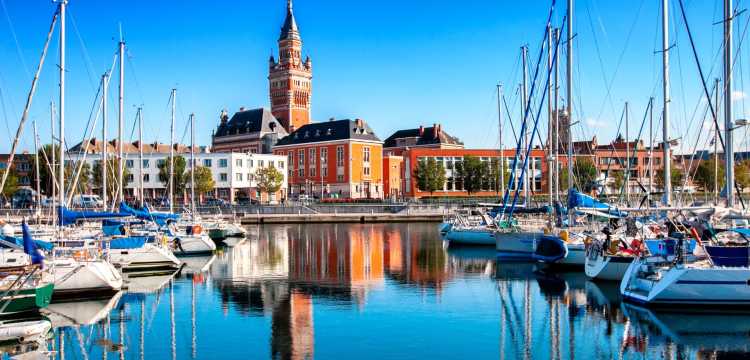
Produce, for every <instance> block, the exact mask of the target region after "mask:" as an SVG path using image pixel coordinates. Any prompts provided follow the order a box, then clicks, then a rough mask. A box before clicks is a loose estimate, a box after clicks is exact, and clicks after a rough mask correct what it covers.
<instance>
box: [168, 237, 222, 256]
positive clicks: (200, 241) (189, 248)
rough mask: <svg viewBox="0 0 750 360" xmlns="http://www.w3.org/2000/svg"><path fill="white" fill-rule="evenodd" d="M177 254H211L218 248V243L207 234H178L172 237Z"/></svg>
mask: <svg viewBox="0 0 750 360" xmlns="http://www.w3.org/2000/svg"><path fill="white" fill-rule="evenodd" d="M172 242H173V244H174V250H173V251H174V253H175V255H178V256H179V255H199V254H210V253H212V252H213V251H214V250H216V243H214V241H213V240H211V238H210V237H209V236H208V235H206V234H200V235H177V236H175V237H174V238H173V239H172Z"/></svg>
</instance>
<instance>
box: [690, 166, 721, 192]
mask: <svg viewBox="0 0 750 360" xmlns="http://www.w3.org/2000/svg"><path fill="white" fill-rule="evenodd" d="M715 164H716V162H715V161H714V159H709V160H705V161H701V162H700V164H698V167H697V168H696V169H695V175H693V182H695V184H696V185H698V186H700V187H701V188H703V190H704V191H713V190H714V184H716V181H717V180H718V182H719V189H721V188H723V187H724V180H725V178H724V163H723V162H719V164H718V165H719V176H718V179H717V177H716V168H715Z"/></svg>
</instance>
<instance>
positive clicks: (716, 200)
mask: <svg viewBox="0 0 750 360" xmlns="http://www.w3.org/2000/svg"><path fill="white" fill-rule="evenodd" d="M719 81H720V80H719V79H718V78H717V79H716V85H715V88H714V104H716V113H717V114H718V113H719ZM717 124H718V122H717ZM714 204H716V205H719V129H718V128H716V129H714Z"/></svg>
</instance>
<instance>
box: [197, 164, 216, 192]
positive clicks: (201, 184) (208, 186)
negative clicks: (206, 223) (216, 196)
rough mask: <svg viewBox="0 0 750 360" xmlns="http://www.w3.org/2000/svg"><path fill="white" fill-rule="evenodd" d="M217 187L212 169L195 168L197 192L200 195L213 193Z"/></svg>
mask: <svg viewBox="0 0 750 360" xmlns="http://www.w3.org/2000/svg"><path fill="white" fill-rule="evenodd" d="M215 185H216V184H215V183H214V177H213V174H212V173H211V168H208V167H205V166H196V167H195V191H196V192H197V193H198V194H205V193H207V192H209V191H213V190H214V186H215Z"/></svg>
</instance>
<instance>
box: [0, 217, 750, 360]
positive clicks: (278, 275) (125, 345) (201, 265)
mask: <svg viewBox="0 0 750 360" xmlns="http://www.w3.org/2000/svg"><path fill="white" fill-rule="evenodd" d="M249 230H250V232H249V234H251V235H250V236H249V237H248V239H247V240H244V241H235V242H232V243H231V244H230V245H231V246H228V247H225V248H223V249H221V250H220V251H218V252H217V253H216V254H215V255H214V256H204V257H194V258H188V259H185V262H186V264H185V266H184V267H183V268H182V269H181V270H180V271H178V272H176V273H164V274H156V276H153V274H128V278H127V279H126V280H127V289H126V290H125V291H123V292H122V293H119V294H117V295H115V296H114V297H112V298H110V299H104V300H100V301H87V302H76V303H60V304H52V305H51V306H50V307H49V308H48V309H46V310H45V311H44V314H42V315H43V317H38V318H36V319H30V321H36V322H37V323H38V324H45V322H46V324H48V326H49V327H51V328H52V331H51V333H49V334H48V332H46V333H45V334H43V335H40V336H38V337H36V338H35V339H25V341H24V342H22V343H20V344H19V343H13V344H10V345H6V346H4V347H0V352H2V354H3V356H4V357H10V356H21V357H35V358H36V357H42V358H44V357H51V358H55V359H66V358H68V359H89V358H97V359H99V358H102V359H106V358H113V357H114V358H120V359H146V358H158V359H165V358H168V359H202V358H226V359H231V358H246V357H248V355H250V357H253V358H271V359H312V358H354V357H356V358H360V359H376V358H377V359H380V358H397V357H398V358H500V359H536V358H543V359H547V358H550V359H575V358H579V359H581V358H613V359H628V358H671V359H704V358H722V357H742V356H745V355H747V354H748V351H750V349H748V344H750V343H749V342H748V340H749V339H748V337H750V313H719V314H716V313H714V314H707V313H697V312H691V313H686V312H684V311H683V312H663V311H654V310H648V309H643V308H638V307H634V306H631V305H627V304H622V303H621V299H620V296H619V290H618V285H617V284H613V283H593V282H590V281H587V280H586V278H585V276H584V275H583V274H582V273H576V272H567V273H550V272H544V271H541V270H540V269H538V268H537V266H536V265H535V264H526V263H503V262H497V261H496V260H495V256H494V255H495V254H494V250H493V249H491V248H490V249H482V248H460V247H459V248H456V247H450V248H446V247H445V246H444V245H443V243H442V241H441V240H440V237H439V235H438V233H437V227H436V225H435V224H374V225H373V224H347V225H341V224H339V225H334V224H331V225H285V226H261V227H253V228H251V229H249ZM0 326H2V322H0Z"/></svg>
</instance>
